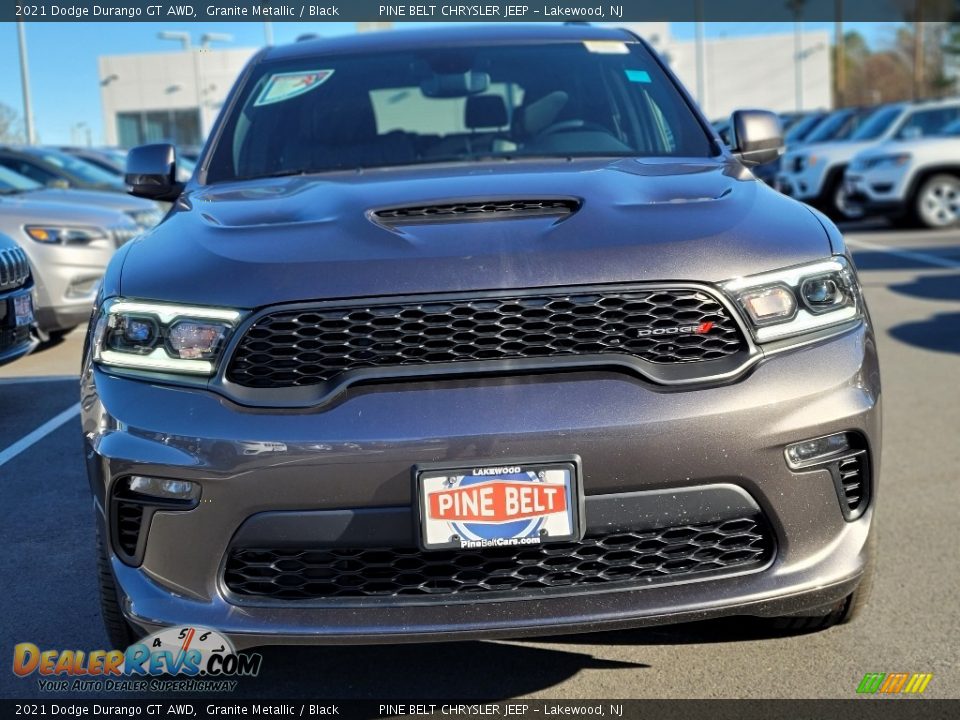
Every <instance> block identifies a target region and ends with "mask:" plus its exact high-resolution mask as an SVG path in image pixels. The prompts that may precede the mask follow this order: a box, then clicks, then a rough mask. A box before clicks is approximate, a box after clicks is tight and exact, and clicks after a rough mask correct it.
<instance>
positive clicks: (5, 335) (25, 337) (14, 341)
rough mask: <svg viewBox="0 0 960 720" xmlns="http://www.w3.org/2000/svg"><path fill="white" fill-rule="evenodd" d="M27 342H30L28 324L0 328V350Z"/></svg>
mask: <svg viewBox="0 0 960 720" xmlns="http://www.w3.org/2000/svg"><path fill="white" fill-rule="evenodd" d="M28 342H30V328H29V327H28V326H26V325H21V326H20V327H6V328H0V351H3V350H9V349H10V348H12V347H16V346H17V345H26V344H27V343H28Z"/></svg>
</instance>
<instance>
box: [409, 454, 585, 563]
mask: <svg viewBox="0 0 960 720" xmlns="http://www.w3.org/2000/svg"><path fill="white" fill-rule="evenodd" d="M413 477H414V498H415V500H416V505H417V508H418V510H419V523H418V540H419V544H420V548H421V549H423V550H451V549H453V550H474V549H483V548H495V547H515V546H534V547H535V546H537V545H540V544H542V543H545V542H571V541H577V540H580V539H581V538H582V537H583V492H582V488H581V484H580V477H581V475H580V461H579V458H577V457H573V458H569V459H566V458H565V459H560V460H544V461H536V460H534V461H518V462H503V461H497V462H496V463H478V464H476V465H472V466H469V467H465V466H464V465H463V464H461V465H459V466H452V465H418V466H416V467H414V473H413Z"/></svg>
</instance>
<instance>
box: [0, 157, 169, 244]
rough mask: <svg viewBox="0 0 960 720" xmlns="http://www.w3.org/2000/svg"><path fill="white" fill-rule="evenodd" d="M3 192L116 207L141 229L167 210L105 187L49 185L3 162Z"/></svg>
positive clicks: (0, 168)
mask: <svg viewBox="0 0 960 720" xmlns="http://www.w3.org/2000/svg"><path fill="white" fill-rule="evenodd" d="M0 195H5V196H10V195H20V196H22V197H24V198H25V199H27V200H31V201H40V202H52V203H57V204H67V205H82V206H85V207H94V208H101V209H104V210H115V211H117V212H121V213H123V214H125V215H127V216H128V217H129V218H130V219H131V220H133V221H134V222H135V223H136V224H137V226H138V227H139V228H140V229H141V230H149V229H150V228H152V227H153V226H154V225H156V224H157V223H158V222H160V220H161V219H162V218H163V215H164V210H163V209H162V208H161V207H160V205H158V204H157V203H155V202H153V201H151V200H144V199H142V198H135V197H131V196H130V195H120V194H119V193H114V192H103V191H102V190H75V189H64V188H56V187H46V186H45V185H41V184H40V183H38V182H37V181H36V180H32V179H30V178H28V177H26V176H25V175H21V174H19V173H16V172H14V171H13V170H10V169H9V168H6V167H3V166H2V165H0Z"/></svg>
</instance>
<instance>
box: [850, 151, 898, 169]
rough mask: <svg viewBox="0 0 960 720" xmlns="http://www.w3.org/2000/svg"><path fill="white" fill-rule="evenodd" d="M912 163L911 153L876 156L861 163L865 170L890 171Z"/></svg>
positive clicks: (864, 159)
mask: <svg viewBox="0 0 960 720" xmlns="http://www.w3.org/2000/svg"><path fill="white" fill-rule="evenodd" d="M908 162H910V153H898V154H896V155H874V156H873V157H868V158H863V159H862V160H861V161H860V165H861V169H863V170H890V169H892V168H898V167H900V166H902V165H906V164H907V163H908Z"/></svg>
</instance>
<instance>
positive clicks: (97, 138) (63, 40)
mask: <svg viewBox="0 0 960 720" xmlns="http://www.w3.org/2000/svg"><path fill="white" fill-rule="evenodd" d="M420 24H422V23H409V24H406V23H405V25H410V26H412V25H420ZM892 27H893V26H892V25H890V24H884V23H846V24H845V25H844V29H845V31H852V30H856V31H859V32H861V33H862V34H863V35H864V36H865V37H866V38H867V41H868V42H869V43H870V44H871V45H873V46H876V45H877V44H878V43H880V44H882V43H883V42H885V41H888V40H889V39H890V38H892V36H893V30H892ZM804 29H805V30H827V31H829V32H833V23H830V22H807V23H804ZM161 30H173V31H187V32H189V33H191V34H192V35H193V37H194V42H199V38H200V35H202V34H203V33H205V32H216V33H228V34H230V35H233V37H234V40H233V42H231V43H227V44H224V43H218V44H216V45H214V47H258V46H260V45H263V44H264V42H265V40H264V28H263V24H262V23H252V22H250V23H181V24H177V23H171V24H169V25H168V24H166V23H136V22H130V23H86V22H78V23H47V22H45V23H28V24H27V25H26V36H27V51H28V62H29V69H30V88H31V91H32V96H33V116H34V122H35V127H36V131H37V135H38V139H39V141H40V142H42V143H46V144H57V145H65V144H74V143H84V142H85V137H86V128H89V129H90V133H91V137H92V139H93V143H94V144H95V145H96V144H100V143H102V142H103V127H102V126H103V118H102V112H101V107H100V82H99V81H100V78H98V77H97V57H98V56H100V55H124V54H133V53H141V52H162V51H164V50H178V49H179V48H180V45H179V43H176V42H171V41H169V40H160V39H159V38H157V33H158V32H159V31H161ZM670 31H671V34H672V35H673V36H674V37H675V38H676V39H679V40H690V39H693V37H694V27H693V23H671V24H670ZM792 31H793V24H792V23H773V22H758V23H706V24H705V34H706V36H707V37H708V38H712V37H736V36H740V35H751V34H765V33H775V32H792ZM352 32H354V25H353V23H283V22H277V23H273V34H274V43H275V44H277V45H280V44H284V43H288V42H293V41H294V40H295V39H296V38H297V37H298V36H299V35H303V34H305V33H316V34H318V35H321V36H327V37H331V36H335V35H344V34H349V33H352ZM18 68H19V60H18V53H17V29H16V24H15V23H10V22H7V23H0V103H2V104H4V105H8V106H9V107H11V108H13V109H14V110H15V111H16V112H17V114H18V115H21V116H22V114H23V95H22V90H21V85H20V74H19V72H18ZM80 123H85V126H84V127H83V128H82V129H81V128H80V127H79V124H80Z"/></svg>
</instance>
